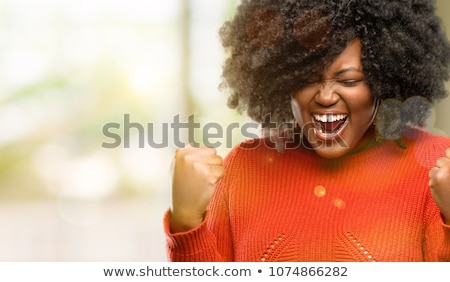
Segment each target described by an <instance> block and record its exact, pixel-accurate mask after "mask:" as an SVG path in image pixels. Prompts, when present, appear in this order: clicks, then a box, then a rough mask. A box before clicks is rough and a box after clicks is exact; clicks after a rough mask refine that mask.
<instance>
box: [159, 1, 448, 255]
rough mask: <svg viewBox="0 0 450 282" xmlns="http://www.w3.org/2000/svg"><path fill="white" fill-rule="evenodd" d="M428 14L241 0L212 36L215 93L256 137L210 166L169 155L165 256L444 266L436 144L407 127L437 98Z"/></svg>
mask: <svg viewBox="0 0 450 282" xmlns="http://www.w3.org/2000/svg"><path fill="white" fill-rule="evenodd" d="M434 13H435V7H434V2H433V1H427V0H415V1H413V0H397V1H392V0H359V1H354V0H336V1H330V0H291V1H285V0H277V1H273V0H270V1H269V0H267V1H253V0H247V1H242V3H241V4H240V6H239V7H238V9H237V13H236V15H235V17H234V18H233V19H232V20H231V21H229V22H227V23H225V25H224V26H223V27H222V29H221V31H220V34H221V38H222V43H223V46H224V47H225V49H226V50H227V51H228V52H229V55H230V56H229V58H228V59H227V61H226V62H225V64H224V67H223V78H224V82H223V85H222V86H223V88H225V89H228V90H229V91H230V98H229V106H230V107H231V108H237V109H238V110H240V111H246V113H247V114H248V115H249V116H250V117H251V118H253V119H254V120H255V121H258V122H261V123H262V125H263V127H264V128H267V132H268V133H270V134H268V135H267V136H266V137H265V138H262V139H255V140H249V141H247V142H243V143H242V144H240V145H239V146H237V147H236V148H234V149H233V150H232V151H231V152H230V153H229V155H228V156H227V157H226V159H225V161H224V162H223V161H222V158H221V157H220V156H218V155H217V154H216V152H215V150H214V149H211V148H193V147H186V148H182V149H178V150H177V152H176V155H175V165H174V177H173V183H172V205H171V207H170V210H169V211H168V212H167V213H166V215H165V218H164V223H165V232H166V234H167V250H168V255H169V259H170V260H172V261H450V140H449V138H448V137H439V136H433V135H431V134H429V133H427V132H425V131H423V130H421V129H420V127H422V126H423V125H424V122H425V120H426V118H427V116H428V114H429V112H430V109H431V106H432V105H431V103H434V102H436V101H438V100H439V99H441V98H443V97H445V96H446V95H447V93H446V91H445V88H444V82H445V81H446V80H448V78H449V64H450V44H449V43H448V40H447V38H446V36H445V34H444V32H443V30H442V27H441V23H440V21H439V19H438V18H437V17H436V15H435V14H434ZM289 123H293V124H295V126H292V127H291V126H286V124H289ZM274 125H275V126H274ZM277 129H278V132H277ZM274 132H275V134H274Z"/></svg>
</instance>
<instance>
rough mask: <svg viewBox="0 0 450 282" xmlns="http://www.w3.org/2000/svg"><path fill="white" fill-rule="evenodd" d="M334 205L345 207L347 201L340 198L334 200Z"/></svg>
mask: <svg viewBox="0 0 450 282" xmlns="http://www.w3.org/2000/svg"><path fill="white" fill-rule="evenodd" d="M333 205H334V206H335V207H336V208H338V209H343V208H345V202H344V201H343V200H341V199H339V198H336V199H334V200H333Z"/></svg>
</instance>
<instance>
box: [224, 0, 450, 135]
mask: <svg viewBox="0 0 450 282" xmlns="http://www.w3.org/2000/svg"><path fill="white" fill-rule="evenodd" d="M435 9H436V7H435V1H432V0H258V1H256V0H242V1H241V3H240V4H239V6H238V7H237V11H236V14H235V15H234V17H233V19H231V20H230V21H227V22H225V24H224V25H223V26H222V27H221V29H220V31H219V35H220V37H221V42H222V45H223V47H224V49H225V50H226V51H227V53H228V58H227V60H226V61H225V62H224V65H223V72H222V83H221V85H220V88H221V89H222V90H228V91H229V95H230V96H229V99H228V106H229V107H230V108H235V109H238V110H239V111H240V112H241V113H242V112H247V114H248V116H249V117H250V118H252V119H253V120H255V121H257V122H264V119H265V117H267V116H270V119H271V120H272V121H275V122H279V123H283V122H289V121H292V120H293V116H292V112H291V106H290V99H291V96H292V94H293V93H295V92H296V91H298V90H299V89H301V88H302V87H304V86H305V85H306V84H307V83H308V77H311V75H321V73H322V72H323V70H324V68H325V66H327V65H329V64H330V63H331V62H332V61H333V59H334V58H335V57H336V56H337V55H339V54H340V53H341V52H342V51H343V50H344V49H345V47H346V46H347V45H348V44H349V43H350V42H351V41H353V40H355V39H360V40H361V43H362V49H361V61H362V65H363V70H364V73H365V79H366V81H367V83H368V85H369V87H370V89H371V93H372V95H373V97H374V99H375V100H377V101H380V102H381V106H380V109H379V111H378V114H377V118H376V122H377V129H378V132H379V134H380V135H381V136H382V138H384V139H391V140H394V139H398V138H400V137H401V135H402V133H403V131H404V129H405V128H406V127H407V126H423V124H424V122H425V120H426V118H427V117H428V115H429V113H430V110H431V107H432V103H435V102H436V101H438V100H440V99H442V98H444V97H446V96H447V91H446V89H445V85H444V83H445V81H447V80H448V79H449V64H450V44H449V42H448V39H447V37H446V34H445V32H444V28H443V25H442V22H441V20H440V19H439V18H438V17H437V16H436V14H435ZM417 97H420V98H417ZM423 98H425V99H423ZM383 101H387V103H383Z"/></svg>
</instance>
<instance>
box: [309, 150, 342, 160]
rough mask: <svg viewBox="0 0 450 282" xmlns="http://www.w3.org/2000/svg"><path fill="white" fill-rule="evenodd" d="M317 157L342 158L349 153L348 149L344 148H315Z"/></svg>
mask: <svg viewBox="0 0 450 282" xmlns="http://www.w3.org/2000/svg"><path fill="white" fill-rule="evenodd" d="M314 151H315V152H316V154H317V155H319V156H320V157H322V158H325V159H337V158H341V157H343V156H345V155H347V154H348V153H349V150H348V149H343V148H315V149H314Z"/></svg>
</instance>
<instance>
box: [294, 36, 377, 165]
mask: <svg viewBox="0 0 450 282" xmlns="http://www.w3.org/2000/svg"><path fill="white" fill-rule="evenodd" d="M293 98H294V99H295V100H296V101H297V103H298V106H299V109H300V114H301V117H302V120H303V122H304V123H305V124H312V123H313V122H314V119H313V115H314V114H320V115H325V114H336V115H347V124H346V125H345V126H344V127H343V128H342V131H341V133H340V134H339V137H340V140H343V141H344V142H345V144H346V145H347V146H342V142H340V143H338V142H337V141H336V138H326V137H325V136H323V135H321V134H320V133H317V134H315V133H314V131H313V130H308V131H307V132H305V134H306V136H305V137H306V138H307V139H308V141H309V143H310V144H324V142H332V143H331V144H332V146H329V145H327V146H325V145H323V146H317V147H315V148H314V150H315V152H316V153H317V154H318V155H319V156H321V157H324V158H339V157H342V156H344V155H346V154H348V153H349V152H352V151H355V150H356V149H358V148H359V147H361V146H363V145H364V143H365V142H361V140H362V139H363V136H364V134H365V133H366V132H367V130H368V129H369V127H370V126H371V125H372V121H373V118H374V115H375V110H376V105H375V103H374V99H373V97H372V94H371V92H370V88H369V86H368V85H367V83H366V82H365V80H364V73H363V71H362V63H361V43H360V41H359V40H355V41H353V42H351V43H350V44H349V46H348V47H347V48H346V49H344V51H343V52H342V53H341V54H340V55H339V56H337V57H336V59H335V60H334V61H333V64H331V65H330V66H329V67H327V68H326V69H325V70H324V73H323V76H322V77H320V78H318V79H314V83H311V84H310V85H309V86H307V87H304V88H302V89H301V90H300V91H298V92H297V93H296V94H295V95H294V97H293ZM301 125H302V124H301ZM364 141H365V139H364Z"/></svg>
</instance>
